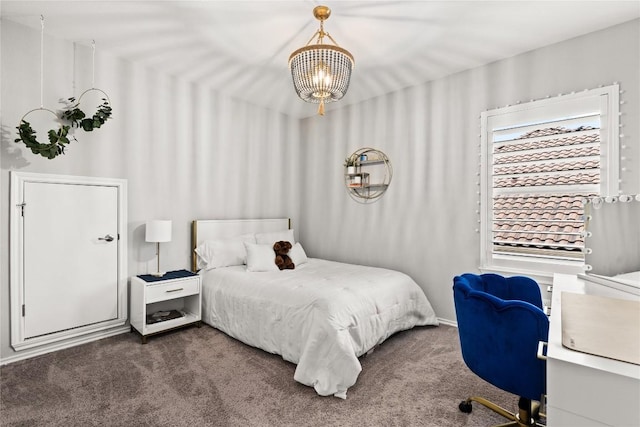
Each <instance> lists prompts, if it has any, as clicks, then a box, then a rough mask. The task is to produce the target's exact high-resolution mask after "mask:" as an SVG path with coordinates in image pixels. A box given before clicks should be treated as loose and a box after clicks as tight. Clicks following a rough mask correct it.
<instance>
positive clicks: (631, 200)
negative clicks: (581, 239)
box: [579, 194, 640, 295]
mask: <svg viewBox="0 0 640 427" xmlns="http://www.w3.org/2000/svg"><path fill="white" fill-rule="evenodd" d="M584 204H585V211H584V212H585V219H586V221H585V231H586V234H585V274H583V275H579V276H580V277H581V278H582V279H586V280H589V281H592V282H597V283H599V284H602V285H605V286H610V287H615V288H617V289H619V290H623V291H625V292H629V293H632V294H635V295H640V194H638V195H620V196H615V197H593V198H589V199H586V200H584Z"/></svg>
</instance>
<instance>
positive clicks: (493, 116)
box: [480, 84, 620, 283]
mask: <svg viewBox="0 0 640 427" xmlns="http://www.w3.org/2000/svg"><path fill="white" fill-rule="evenodd" d="M619 93H620V89H619V87H618V85H617V84H613V85H610V86H606V87H601V88H596V89H591V90H585V91H583V92H578V93H571V94H567V95H560V96H557V97H554V98H546V99H542V100H537V101H531V102H527V103H521V104H517V105H513V106H507V107H503V108H496V109H493V110H488V111H485V112H482V113H481V115H480V120H481V153H480V160H481V170H480V194H481V197H480V270H481V271H483V272H497V273H504V274H524V275H529V276H531V277H533V278H535V279H537V280H538V281H539V282H543V283H549V282H550V280H551V278H552V277H553V273H566V274H578V273H582V272H584V269H585V263H584V261H583V260H580V261H571V260H553V259H543V258H531V257H523V256H518V255H499V254H494V253H493V239H492V225H493V224H492V223H493V219H492V212H493V188H492V171H493V147H492V145H493V144H492V134H493V131H494V130H495V129H498V128H504V127H509V126H516V125H522V124H525V123H530V124H536V123H544V122H546V121H550V120H554V119H559V118H563V117H567V116H575V115H580V114H584V113H591V112H593V111H588V108H591V107H592V106H593V105H594V104H595V105H597V104H599V106H600V107H599V108H600V110H599V113H600V118H601V128H600V141H601V142H600V144H601V145H600V196H603V197H604V196H617V195H618V193H619V164H620V157H619V131H620V129H619V114H618V111H619ZM596 100H599V102H598V101H596ZM582 105H591V107H584V108H587V109H586V110H585V109H583V107H582Z"/></svg>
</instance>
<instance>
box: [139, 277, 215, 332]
mask: <svg viewBox="0 0 640 427" xmlns="http://www.w3.org/2000/svg"><path fill="white" fill-rule="evenodd" d="M130 301H131V305H130V314H131V331H133V330H134V329H135V330H136V331H138V333H140V335H141V339H142V344H146V343H147V337H148V336H149V335H154V334H157V333H160V332H165V331H168V330H170V329H175V328H181V327H183V326H187V325H191V324H194V323H195V324H196V325H197V326H198V327H200V321H201V319H202V317H201V307H202V306H201V286H200V276H198V275H197V274H195V273H192V272H190V271H187V270H177V271H170V272H168V273H165V274H164V276H162V277H156V276H152V275H150V274H143V275H140V276H134V277H132V278H131V298H130Z"/></svg>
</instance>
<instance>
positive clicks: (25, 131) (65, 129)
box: [15, 119, 75, 159]
mask: <svg viewBox="0 0 640 427" xmlns="http://www.w3.org/2000/svg"><path fill="white" fill-rule="evenodd" d="M17 129H18V135H19V136H20V138H17V139H16V140H15V142H24V144H25V145H26V146H27V148H29V149H30V150H31V152H32V153H33V154H39V155H41V156H43V157H46V158H47V159H53V158H54V157H56V156H57V155H58V154H64V147H65V145H67V144H69V142H71V141H70V140H69V137H68V135H69V126H64V125H63V126H60V128H59V129H58V130H57V131H56V130H55V129H50V130H49V132H48V133H47V136H48V137H49V143H48V144H44V143H40V142H38V140H37V139H36V132H35V131H34V130H33V128H32V127H31V124H30V123H29V122H28V121H26V120H24V119H23V120H22V121H21V122H20V126H18V127H17ZM72 138H73V137H72ZM73 139H74V140H75V138H73Z"/></svg>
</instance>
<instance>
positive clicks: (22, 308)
mask: <svg viewBox="0 0 640 427" xmlns="http://www.w3.org/2000/svg"><path fill="white" fill-rule="evenodd" d="M22 317H24V304H22Z"/></svg>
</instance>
